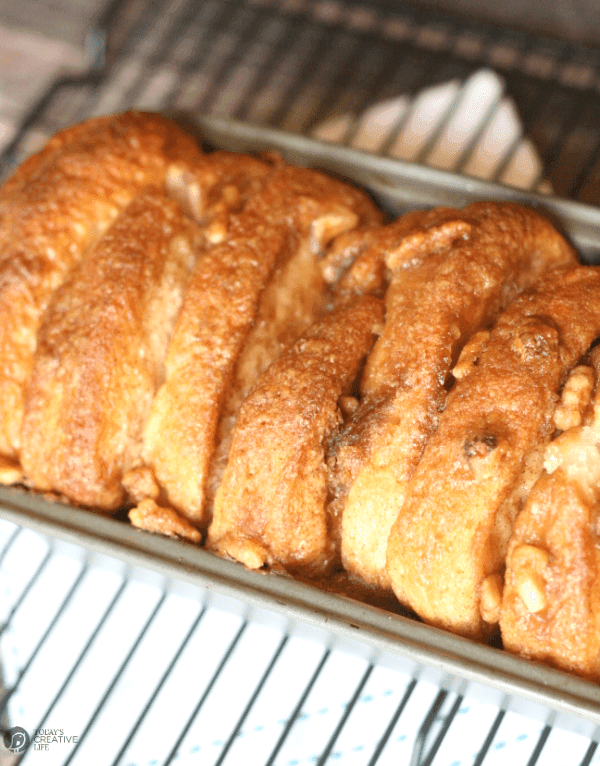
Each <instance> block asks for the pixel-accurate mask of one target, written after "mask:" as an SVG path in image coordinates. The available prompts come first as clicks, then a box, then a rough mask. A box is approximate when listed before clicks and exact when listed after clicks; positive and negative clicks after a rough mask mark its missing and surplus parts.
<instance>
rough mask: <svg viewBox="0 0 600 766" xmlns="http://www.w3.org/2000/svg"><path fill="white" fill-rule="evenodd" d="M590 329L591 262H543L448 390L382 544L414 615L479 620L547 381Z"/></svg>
mask: <svg viewBox="0 0 600 766" xmlns="http://www.w3.org/2000/svg"><path fill="white" fill-rule="evenodd" d="M598 334H600V270H598V269H595V268H585V267H571V268H566V269H557V270H554V271H552V272H550V273H549V274H548V275H547V276H546V277H545V278H543V279H542V280H540V282H539V283H538V285H537V286H536V288H535V289H534V290H531V291H528V292H527V293H525V294H523V295H521V296H519V297H517V298H516V299H515V300H514V301H513V302H512V303H511V304H510V306H509V307H508V308H507V309H506V310H505V312H504V313H503V314H502V315H501V316H500V318H499V319H498V322H497V323H496V325H495V327H494V328H493V330H492V332H491V335H490V337H489V339H488V341H487V343H485V344H484V345H483V347H482V349H481V352H480V354H479V358H478V361H477V364H476V365H473V367H472V371H471V372H470V374H467V375H465V376H464V377H462V378H461V379H460V380H458V381H457V382H456V383H455V385H454V387H453V388H452V390H451V391H450V393H449V394H448V398H447V400H446V407H445V409H444V411H443V413H442V415H441V416H440V421H439V426H438V428H437V430H436V431H435V433H434V434H432V436H431V437H430V439H429V441H428V443H427V446H426V447H425V451H424V453H423V456H422V458H421V461H420V463H419V465H418V467H417V469H416V472H415V474H414V477H413V479H412V481H411V482H410V484H409V486H408V490H407V493H406V501H405V503H404V505H403V507H402V509H401V511H400V513H399V515H398V518H397V519H396V522H395V524H394V526H393V529H392V532H391V534H390V538H389V545H388V564H387V566H388V571H389V574H390V577H391V581H392V584H393V587H394V592H395V593H396V595H397V597H398V599H399V600H400V602H401V603H403V604H404V605H406V606H409V607H410V608H412V609H414V611H416V612H417V614H418V615H419V616H421V617H422V618H423V619H424V620H425V621H426V622H428V623H432V624H434V625H438V626H440V627H444V628H447V629H449V630H452V631H453V632H456V633H461V634H464V635H467V636H472V637H480V636H482V635H484V634H485V633H486V632H487V631H488V630H489V628H490V624H489V623H488V622H487V620H486V619H485V618H484V615H485V617H489V610H487V609H485V608H484V609H483V615H482V604H481V599H482V587H483V585H484V582H485V583H486V586H489V585H490V584H492V585H493V580H490V577H492V576H494V575H497V574H498V573H501V572H502V570H503V567H504V560H505V556H506V549H507V544H508V540H509V537H510V535H511V532H512V528H513V524H514V520H515V517H516V515H517V514H518V512H519V510H520V509H521V507H522V503H523V499H524V498H523V496H522V495H523V494H524V493H523V485H526V486H531V484H532V483H533V481H532V478H533V479H535V478H537V476H539V474H540V472H541V465H539V464H538V463H539V461H538V460H537V459H533V460H532V459H531V458H532V456H535V455H537V454H541V450H543V447H544V445H545V444H546V443H547V442H548V441H549V439H550V437H551V435H552V432H553V430H554V422H553V413H554V410H555V407H556V402H557V399H558V391H559V390H560V387H561V385H562V383H563V382H564V379H565V377H566V375H567V373H568V371H569V370H570V369H571V368H572V367H573V366H574V365H575V364H576V363H577V361H578V360H579V359H580V358H581V357H582V355H583V354H584V353H585V352H586V351H587V349H588V348H589V345H590V343H591V342H592V341H593V340H594V338H595V337H596V336H597V335H598ZM483 596H484V601H485V602H488V601H489V600H491V599H490V594H489V593H486V592H485V590H484V593H483ZM484 606H485V605H484Z"/></svg>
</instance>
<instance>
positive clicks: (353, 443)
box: [329, 203, 576, 589]
mask: <svg viewBox="0 0 600 766" xmlns="http://www.w3.org/2000/svg"><path fill="white" fill-rule="evenodd" d="M366 243H367V244H366V247H364V248H363V250H362V251H361V250H360V244H359V243H358V242H357V238H355V239H354V240H352V239H350V238H349V239H348V241H347V242H346V243H344V244H345V246H346V248H347V251H348V252H350V254H351V255H353V256H355V257H356V250H357V249H358V250H359V254H358V257H357V259H356V262H355V263H359V262H360V261H361V259H362V260H364V261H365V262H367V263H368V261H369V256H370V255H373V254H375V255H377V254H380V255H382V256H383V257H385V260H386V263H387V266H388V269H389V271H390V273H391V276H390V285H389V288H388V290H387V293H386V324H385V328H384V330H383V333H382V335H381V336H380V338H379V339H378V341H377V343H376V344H375V348H374V349H373V352H372V353H371V355H370V356H369V358H368V360H367V364H366V367H365V371H364V374H363V377H362V381H361V393H362V401H361V405H360V407H359V408H358V409H357V410H356V412H355V413H354V415H353V416H352V417H351V418H350V420H349V421H348V423H347V424H346V426H345V428H344V430H343V431H342V433H341V434H340V437H339V439H338V440H337V441H336V443H335V444H334V445H333V446H332V450H331V452H330V455H329V463H330V466H331V471H332V496H333V500H332V504H331V509H330V510H331V513H332V515H333V516H334V517H335V518H336V519H338V523H339V524H341V538H342V557H343V563H344V567H345V568H346V570H347V571H349V572H351V573H353V574H356V575H359V576H361V577H362V578H364V579H365V580H366V581H367V582H368V583H370V584H372V585H373V586H376V587H380V588H384V589H389V588H390V587H391V586H390V580H389V576H388V574H387V572H386V569H385V561H386V548H387V538H388V535H389V531H390V529H391V527H392V524H393V523H394V520H395V518H396V516H397V514H398V511H399V509H400V507H401V505H402V502H403V500H404V497H405V495H406V488H407V485H408V482H409V480H410V478H411V476H412V474H413V472H414V470H415V468H416V466H417V463H418V461H419V458H420V456H421V454H422V451H423V448H424V446H425V444H426V442H427V439H428V437H429V435H430V434H431V432H432V431H433V430H434V429H435V427H436V424H437V420H438V416H439V410H440V408H441V406H442V404H443V402H444V399H445V396H446V388H445V386H446V384H447V383H448V380H449V370H450V367H451V365H452V363H453V361H454V360H455V359H456V356H457V354H458V352H459V350H460V348H461V346H462V345H464V343H465V342H466V341H467V340H468V338H469V337H470V336H471V335H472V334H473V333H474V332H475V331H476V330H477V329H478V328H479V327H481V326H482V325H486V324H487V323H488V322H490V321H491V320H492V319H493V318H494V317H495V316H496V315H497V313H498V311H499V310H500V309H501V308H502V307H503V306H504V305H506V303H507V302H508V301H509V299H510V298H512V297H513V296H514V295H515V294H516V293H517V292H519V291H520V290H522V289H523V288H524V287H526V286H528V285H530V284H532V283H533V282H535V280H536V279H537V278H538V277H539V276H540V274H542V273H543V272H544V271H545V270H547V269H548V268H551V267H553V266H558V265H563V264H568V263H574V262H575V261H576V257H575V252H574V250H573V249H572V248H571V246H570V245H569V244H568V243H567V242H566V240H565V239H564V238H563V237H562V236H561V235H560V234H559V233H558V232H557V231H556V230H555V229H554V227H553V226H552V225H551V224H550V223H549V222H548V221H547V220H546V219H544V218H542V217H541V216H539V215H538V214H536V213H534V212H533V211H531V210H527V209H525V208H523V207H520V206H518V205H513V204H495V203H476V204H473V205H469V206H468V207H466V208H465V209H464V210H450V209H447V208H439V209H436V210H433V211H430V212H427V213H423V212H413V213H409V214H408V215H407V216H405V217H403V218H401V219H399V220H398V221H396V222H395V223H393V224H390V225H389V226H386V227H384V228H382V229H380V230H378V231H375V232H370V233H367V237H366ZM344 255H345V252H344V251H343V249H342V250H341V251H340V249H339V248H338V251H337V253H336V256H337V260H336V258H333V257H332V258H330V261H331V263H330V264H329V265H330V266H331V269H332V271H333V273H334V274H335V273H336V269H337V270H339V269H340V264H343V263H344ZM336 263H337V266H336ZM344 279H345V277H342V278H341V281H342V283H343V280H344Z"/></svg>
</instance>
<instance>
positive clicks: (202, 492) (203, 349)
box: [143, 162, 380, 525]
mask: <svg viewBox="0 0 600 766" xmlns="http://www.w3.org/2000/svg"><path fill="white" fill-rule="evenodd" d="M379 218H380V214H379V213H378V212H377V211H376V210H375V208H374V206H373V205H372V204H371V203H370V201H369V200H368V199H367V198H366V196H365V195H364V194H362V193H361V192H359V191H358V190H356V189H354V188H352V187H350V186H348V185H347V184H343V183H340V182H338V181H335V180H334V179H331V178H328V177H327V176H324V175H323V174H321V173H318V172H316V171H313V170H307V169H302V168H295V167H292V166H288V165H285V164H283V163H281V162H277V163H276V164H275V166H274V168H273V172H272V174H271V175H270V176H269V177H268V179H267V180H266V181H265V183H264V185H263V187H262V190H261V191H260V192H257V193H256V194H254V195H253V196H252V197H250V199H249V200H248V202H247V204H246V205H245V207H243V209H242V211H241V212H240V213H239V214H238V215H237V216H235V217H233V218H232V219H231V221H230V225H229V231H228V233H227V236H226V238H225V239H224V240H223V241H222V242H221V243H220V244H219V245H217V246H215V247H213V248H211V249H210V250H208V251H207V253H206V254H205V255H204V256H203V258H202V259H201V260H200V261H199V263H198V265H197V267H196V270H195V272H194V274H193V277H192V280H191V282H190V285H189V289H188V291H187V294H186V296H185V299H184V303H183V307H182V311H181V314H180V318H179V320H178V323H177V327H176V330H175V333H174V336H173V340H172V342H171V345H170V348H169V351H168V354H167V359H166V370H167V377H166V382H165V384H164V385H163V386H162V388H161V389H160V390H159V392H158V395H157V397H156V399H155V401H154V404H153V406H152V410H151V413H150V417H149V420H148V424H147V427H146V430H145V437H144V440H145V441H144V450H143V458H144V463H145V465H146V466H147V467H148V468H150V469H152V471H153V472H154V475H155V477H156V479H157V482H158V484H159V485H160V487H161V491H162V492H163V494H164V497H165V500H166V501H167V502H168V503H169V504H170V505H172V506H174V507H175V508H176V509H178V510H180V511H181V512H182V513H184V515H186V517H187V518H189V519H190V520H192V521H193V522H194V523H196V524H199V525H203V524H206V523H207V522H208V521H209V519H210V499H211V497H212V495H213V493H214V491H215V489H216V486H217V485H218V483H219V480H220V476H221V473H222V470H223V468H224V464H225V462H226V457H227V452H228V447H229V434H230V433H231V429H232V426H233V421H234V419H235V412H236V410H237V407H238V406H239V402H241V400H242V399H243V397H244V396H245V395H246V394H247V392H248V391H249V389H250V387H251V385H252V384H253V383H254V381H255V380H256V378H257V377H258V375H260V373H261V372H262V371H263V370H264V369H266V367H267V366H268V364H269V363H270V362H271V361H272V359H274V358H275V356H276V355H277V354H278V353H279V352H280V351H281V349H282V348H283V347H284V345H285V344H286V343H289V342H291V341H292V340H293V339H295V338H296V337H298V335H299V334H300V333H301V332H302V331H303V330H304V329H305V328H306V326H307V325H308V324H310V322H311V321H312V320H313V318H314V316H315V314H316V313H317V312H318V311H319V310H320V309H321V308H322V305H323V297H324V288H325V285H324V282H323V279H322V276H321V273H320V269H319V268H318V267H317V263H318V259H319V257H320V256H321V253H322V250H323V248H324V247H325V246H326V245H327V244H328V242H329V241H330V240H331V239H333V238H334V237H335V236H337V235H338V234H340V233H342V232H344V231H346V230H348V229H351V228H353V227H354V226H356V225H357V224H358V223H360V222H361V221H366V222H373V221H375V220H379ZM221 416H222V417H221ZM220 418H221V426H220V428H219V419H220ZM219 442H221V449H220V451H219V452H218V453H217V455H216V456H215V459H214V460H213V461H212V463H211V460H212V458H213V452H214V450H215V447H216V446H217V444H218V443H219Z"/></svg>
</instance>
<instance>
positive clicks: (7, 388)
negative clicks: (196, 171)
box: [0, 113, 199, 474]
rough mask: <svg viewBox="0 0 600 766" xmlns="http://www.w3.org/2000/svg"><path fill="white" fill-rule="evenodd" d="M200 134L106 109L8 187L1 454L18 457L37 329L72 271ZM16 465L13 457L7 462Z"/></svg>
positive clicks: (1, 247) (1, 203)
mask: <svg viewBox="0 0 600 766" xmlns="http://www.w3.org/2000/svg"><path fill="white" fill-rule="evenodd" d="M198 156H199V150H198V148H197V145H196V142H195V141H194V140H193V139H192V138H191V137H189V136H187V135H186V134H185V133H184V132H183V131H181V130H180V129H179V128H177V127H176V126H175V125H173V124H172V123H171V122H170V121H167V120H164V119H162V118H161V117H158V116H155V115H142V114H138V113H127V114H124V115H121V116H118V117H101V118H98V119H95V120H91V121H89V122H87V123H84V124H82V125H79V126H76V127H74V128H71V129H69V130H65V131H64V132H62V133H59V134H58V135H57V136H55V137H54V138H52V139H51V140H50V141H49V142H48V144H47V145H46V146H45V147H44V148H43V149H42V150H41V151H40V152H39V153H38V154H37V155H34V156H33V157H32V158H30V159H29V160H28V161H27V162H25V163H24V164H23V165H22V166H21V167H20V168H19V169H18V170H17V171H16V173H15V174H14V175H13V176H12V178H10V179H9V180H8V181H7V182H6V183H5V184H4V185H3V187H2V189H1V190H0V223H1V229H0V353H1V354H2V365H1V367H0V455H1V456H2V457H4V458H8V459H14V460H18V459H19V456H20V449H21V425H22V419H23V406H24V402H23V398H24V391H25V388H26V386H27V382H28V380H29V377H30V375H31V370H32V363H33V355H34V352H35V349H36V336H37V331H38V328H39V324H40V321H41V317H42V315H43V313H44V311H45V309H46V307H47V306H48V303H49V301H50V298H51V296H52V294H53V292H54V291H55V290H56V288H57V287H59V286H60V285H61V283H62V282H63V281H64V279H65V277H66V276H67V275H68V273H69V271H70V269H71V268H72V267H73V266H75V265H76V264H77V263H79V262H80V261H81V260H82V259H84V258H85V257H86V254H87V253H88V252H89V251H90V250H91V249H92V248H93V247H94V246H95V244H96V242H97V241H98V239H99V238H100V237H101V236H102V234H103V233H104V232H105V231H106V230H107V229H108V227H109V226H110V225H111V224H112V223H113V222H114V221H115V220H116V218H117V217H118V216H119V214H120V213H121V212H122V211H123V210H124V209H125V207H126V206H127V205H128V204H129V203H130V202H131V201H132V200H133V199H134V197H136V196H137V194H138V193H139V192H140V191H141V189H143V188H144V187H145V186H148V185H153V184H157V185H160V184H163V183H164V181H165V176H166V173H167V170H168V168H169V167H170V166H171V165H172V164H174V163H183V164H186V163H189V162H191V163H193V162H195V161H196V159H197V157H198ZM6 468H7V469H9V474H10V464H8V465H7V466H6Z"/></svg>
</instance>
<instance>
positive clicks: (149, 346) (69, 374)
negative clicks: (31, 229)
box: [21, 187, 202, 511]
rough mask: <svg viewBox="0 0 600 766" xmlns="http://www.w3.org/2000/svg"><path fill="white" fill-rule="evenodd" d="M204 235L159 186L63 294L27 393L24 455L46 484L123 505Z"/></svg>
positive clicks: (48, 321) (31, 478)
mask: <svg viewBox="0 0 600 766" xmlns="http://www.w3.org/2000/svg"><path fill="white" fill-rule="evenodd" d="M201 233H202V232H201V229H200V227H198V226H197V225H196V224H194V223H193V222H192V221H191V219H189V218H187V216H185V215H184V213H183V211H182V210H181V207H180V206H179V205H178V204H177V203H176V202H173V201H172V200H169V199H168V198H167V197H166V195H165V192H164V191H163V190H161V189H157V188H151V187H149V188H148V189H146V190H144V191H143V192H141V193H140V194H139V195H138V196H137V197H136V199H135V200H134V201H133V202H132V203H131V204H130V205H129V206H128V207H127V208H126V209H125V211H124V212H123V213H122V214H121V216H120V217H119V218H118V219H117V220H116V222H115V223H114V224H113V225H112V227H111V228H110V229H109V230H108V231H107V232H106V233H105V234H104V236H103V237H102V239H101V240H100V241H99V242H98V244H97V245H96V246H95V247H94V248H92V249H90V251H89V252H88V253H87V255H86V258H85V260H84V261H83V262H81V263H80V264H79V265H78V266H76V267H75V268H74V269H73V271H72V272H71V274H70V275H69V278H68V279H67V281H66V282H65V283H64V284H63V285H62V286H61V287H60V288H59V289H58V290H57V291H56V293H55V294H54V296H53V297H52V299H51V301H50V305H49V307H48V309H47V311H46V312H45V314H44V318H43V321H42V324H41V327H40V330H39V333H38V343H37V350H36V352H35V355H34V362H33V372H32V376H31V380H30V383H29V386H28V387H27V390H26V395H25V415H24V421H23V434H22V440H23V445H22V452H21V462H22V466H23V469H24V471H25V475H26V477H27V482H28V483H29V484H30V485H32V486H33V487H35V488H36V489H39V490H52V491H55V492H57V493H60V494H62V495H64V496H65V497H66V498H68V500H70V501H72V502H75V503H77V504H80V505H84V506H90V507H94V508H96V509H100V510H104V511H111V510H114V509H116V508H118V507H119V506H120V505H121V504H122V502H123V500H124V490H123V487H122V483H121V481H122V477H123V474H124V473H125V472H126V471H128V470H129V469H130V468H131V467H132V466H133V465H134V464H135V463H136V461H137V460H139V457H140V450H141V436H142V428H143V426H144V423H145V420H146V417H147V414H148V411H149V408H150V404H151V402H152V399H153V398H154V395H155V393H156V391H157V389H158V387H159V385H160V384H161V383H162V381H163V379H164V369H163V363H164V357H165V354H166V349H167V344H168V341H169V338H170V335H171V332H172V329H173V326H174V323H175V319H176V316H177V312H178V309H179V306H180V305H181V301H182V297H183V292H184V289H185V285H186V282H187V279H188V275H189V272H190V270H191V268H192V266H193V264H194V262H195V258H196V253H197V250H198V247H199V245H200V243H201Z"/></svg>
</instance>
